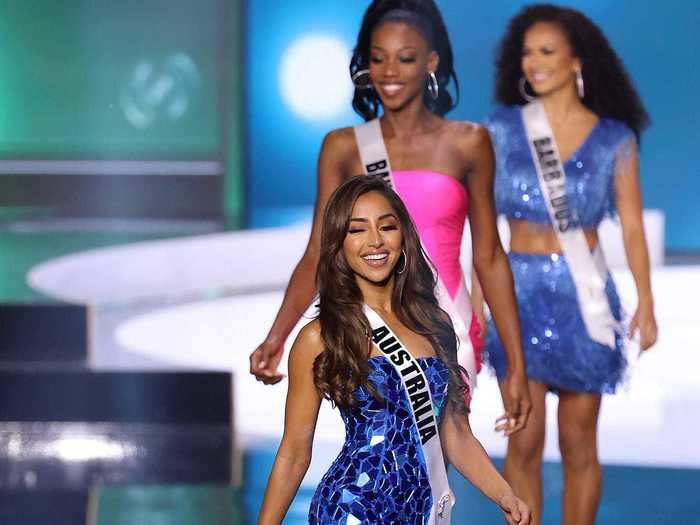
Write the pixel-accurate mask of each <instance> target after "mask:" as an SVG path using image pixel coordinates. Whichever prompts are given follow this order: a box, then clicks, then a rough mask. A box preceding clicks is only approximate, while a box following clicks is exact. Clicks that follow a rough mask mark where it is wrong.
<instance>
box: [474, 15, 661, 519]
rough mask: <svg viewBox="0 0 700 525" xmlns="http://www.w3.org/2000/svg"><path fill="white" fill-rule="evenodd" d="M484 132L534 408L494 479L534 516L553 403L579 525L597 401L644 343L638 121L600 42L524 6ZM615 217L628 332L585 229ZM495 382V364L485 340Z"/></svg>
mask: <svg viewBox="0 0 700 525" xmlns="http://www.w3.org/2000/svg"><path fill="white" fill-rule="evenodd" d="M495 96H496V99H497V101H498V102H499V103H501V104H502V106H501V107H499V108H497V109H496V110H495V111H494V112H493V114H492V115H491V117H490V119H489V122H488V127H489V131H490V133H491V138H492V141H493V144H494V149H495V153H496V180H495V184H494V191H495V196H496V208H497V211H498V213H499V214H503V215H505V216H506V217H507V219H508V221H509V224H510V230H511V244H510V254H509V258H510V263H511V269H512V272H513V277H514V279H515V288H516V296H517V301H518V309H519V315H520V320H521V331H522V338H523V341H522V344H523V352H524V354H525V361H526V369H527V375H528V382H529V388H530V395H531V397H532V402H533V407H534V408H533V413H532V416H531V421H530V422H529V423H528V426H527V427H526V429H525V430H524V431H523V432H521V433H519V434H517V435H512V436H510V437H509V443H508V452H507V456H506V461H505V469H504V472H505V476H506V479H508V480H509V482H511V483H512V484H513V487H514V489H515V490H516V492H517V493H518V494H519V495H522V496H523V497H524V498H525V499H526V501H527V503H528V504H529V505H530V507H531V508H532V509H533V518H534V521H535V523H540V520H541V516H542V483H541V479H540V469H541V463H542V452H543V447H544V433H545V428H544V426H545V394H546V393H547V391H554V392H556V393H557V394H558V396H559V409H558V423H559V446H560V451H561V455H562V463H563V470H564V495H563V505H562V514H563V523H567V524H574V523H575V524H589V523H590V524H592V523H593V521H594V519H595V514H596V510H597V506H598V501H599V497H600V485H601V483H600V482H601V470H600V465H599V462H598V455H597V448H596V436H597V429H596V425H597V421H598V413H599V409H600V403H601V394H602V393H612V392H614V390H615V388H616V386H617V385H618V384H619V382H620V381H621V379H622V378H623V375H624V370H625V362H626V360H625V357H624V354H623V346H624V345H623V343H624V341H625V339H626V336H628V335H632V334H635V332H638V335H639V346H640V348H641V350H646V349H647V348H649V347H650V346H651V345H653V344H654V342H655V341H656V332H657V328H656V321H655V318H654V311H653V299H652V293H651V286H650V277H649V258H648V251H647V245H646V240H645V235H644V228H643V224H642V205H641V198H640V188H639V177H638V158H637V145H638V142H639V136H640V133H641V131H642V129H643V128H644V127H645V125H646V124H647V121H648V118H647V115H646V112H645V111H644V108H643V106H642V104H641V102H640V99H639V97H638V96H637V93H636V92H635V90H634V88H633V86H632V84H631V82H630V80H629V79H628V76H627V74H626V72H625V70H624V68H623V66H622V64H621V63H620V61H619V59H618V58H617V56H616V55H615V53H614V51H613V50H612V49H611V48H610V46H609V44H608V42H607V40H606V38H605V37H604V35H603V34H602V33H601V31H600V30H599V29H598V28H597V27H596V26H595V25H594V24H593V23H592V22H591V21H590V20H589V19H588V18H587V17H585V16H584V15H583V14H581V13H579V12H577V11H574V10H572V9H566V8H561V7H557V6H552V5H535V6H529V7H526V8H524V9H523V10H522V11H521V12H520V13H519V14H518V15H517V16H515V17H514V18H513V19H512V20H511V22H510V25H509V27H508V29H507V32H506V35H505V37H504V38H503V40H502V42H501V46H500V50H499V55H498V59H497V78H496V93H495ZM614 213H616V214H617V216H618V217H619V220H620V222H621V224H622V230H623V236H624V247H625V251H626V254H627V259H628V262H629V266H630V269H631V271H632V274H633V276H634V280H635V283H636V287H637V294H638V306H637V310H636V312H635V313H634V315H633V317H632V318H631V321H630V325H629V327H628V329H623V328H622V327H621V322H620V321H621V318H622V313H621V308H620V300H619V298H618V295H617V292H616V290H615V286H614V283H613V281H612V279H611V277H610V274H609V273H608V272H607V270H606V268H605V262H604V260H603V258H602V253H601V251H600V248H599V247H598V235H597V227H598V225H599V224H600V222H601V221H602V220H603V218H604V217H605V216H607V215H612V214H614ZM486 339H487V340H486V348H485V349H486V352H487V354H488V356H489V360H490V363H491V365H492V366H493V368H494V369H495V371H496V374H497V376H498V378H499V380H500V379H501V378H503V377H504V372H505V368H504V354H503V349H502V346H501V343H500V341H499V339H498V335H497V333H496V332H495V331H494V330H493V329H492V327H490V328H489V330H488V335H487V338H486Z"/></svg>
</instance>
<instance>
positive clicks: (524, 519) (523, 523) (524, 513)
mask: <svg viewBox="0 0 700 525" xmlns="http://www.w3.org/2000/svg"><path fill="white" fill-rule="evenodd" d="M518 509H519V510H520V521H519V522H518V525H530V522H531V520H532V515H531V514H530V508H529V507H528V506H527V505H526V504H525V503H524V502H523V501H521V500H518Z"/></svg>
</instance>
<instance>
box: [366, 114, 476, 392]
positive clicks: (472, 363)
mask: <svg viewBox="0 0 700 525" xmlns="http://www.w3.org/2000/svg"><path fill="white" fill-rule="evenodd" d="M354 129H355V139H356V140H357V147H358V149H359V151H360V158H361V159H362V165H363V166H364V169H365V173H366V174H367V175H381V176H382V178H383V179H384V180H385V181H386V182H387V184H389V185H390V186H391V187H392V188H393V189H394V190H396V185H395V184H394V179H393V176H392V173H391V164H390V162H389V154H388V153H387V151H386V146H385V144H384V137H383V136H382V128H381V126H380V125H379V119H374V120H370V121H369V122H366V123H364V124H360V125H358V126H355V128H354ZM423 250H424V251H425V252H426V253H428V251H427V250H425V246H423ZM435 277H436V280H437V286H436V288H435V296H436V297H437V299H438V302H439V303H440V307H441V308H442V309H443V310H445V312H447V314H448V315H449V316H450V318H451V319H452V324H453V325H454V329H455V332H456V334H457V338H458V339H459V347H458V349H457V361H458V362H459V364H460V365H461V366H463V367H464V369H465V370H466V371H467V375H468V376H469V377H468V378H467V379H468V381H467V382H468V386H469V388H470V390H471V392H472V393H473V391H474V388H476V356H475V355H474V348H473V347H472V342H471V338H470V337H469V328H470V327H471V322H472V304H471V300H470V298H469V291H468V290H467V286H466V284H465V282H464V275H462V276H461V279H460V282H459V288H458V289H457V295H456V296H455V298H454V299H452V297H450V293H449V292H448V290H447V287H446V286H445V283H444V282H443V281H442V279H441V278H440V276H439V275H438V274H437V270H435Z"/></svg>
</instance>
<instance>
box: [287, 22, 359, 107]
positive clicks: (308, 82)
mask: <svg viewBox="0 0 700 525" xmlns="http://www.w3.org/2000/svg"><path fill="white" fill-rule="evenodd" d="M350 55H351V53H350V50H349V49H348V48H347V47H346V46H345V44H343V42H341V41H340V40H338V39H337V38H335V37H332V36H326V35H309V36H304V37H302V38H300V39H298V40H296V41H295V42H294V43H292V45H291V46H289V48H287V51H285V53H284V55H283V56H282V61H281V64H280V69H279V82H280V90H281V91H282V97H283V98H284V101H285V102H286V104H287V105H288V106H289V107H290V108H291V109H292V111H294V112H295V113H296V114H297V115H299V116H301V117H303V118H307V119H311V120H322V119H326V118H330V117H333V116H335V115H337V114H338V113H340V112H342V111H345V110H346V109H347V108H348V107H349V104H350V102H351V100H352V92H353V86H352V82H351V81H350V78H349V76H348V64H349V61H350Z"/></svg>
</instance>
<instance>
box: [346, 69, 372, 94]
mask: <svg viewBox="0 0 700 525" xmlns="http://www.w3.org/2000/svg"><path fill="white" fill-rule="evenodd" d="M363 77H367V78H366V79H365V80H364V81H363V80H362V79H363ZM350 79H351V80H352V83H353V85H354V86H355V87H356V88H357V89H373V88H374V86H373V85H372V81H371V80H370V78H369V69H360V70H359V71H355V73H353V74H352V76H351V77H350Z"/></svg>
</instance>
